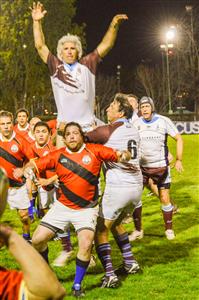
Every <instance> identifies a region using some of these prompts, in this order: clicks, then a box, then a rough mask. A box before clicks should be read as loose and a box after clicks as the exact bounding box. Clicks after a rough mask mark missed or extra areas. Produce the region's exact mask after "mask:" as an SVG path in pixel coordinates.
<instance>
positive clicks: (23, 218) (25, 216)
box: [20, 212, 30, 224]
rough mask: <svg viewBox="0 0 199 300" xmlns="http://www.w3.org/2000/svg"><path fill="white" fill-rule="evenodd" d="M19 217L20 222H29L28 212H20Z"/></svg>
mask: <svg viewBox="0 0 199 300" xmlns="http://www.w3.org/2000/svg"><path fill="white" fill-rule="evenodd" d="M20 219H21V222H22V223H23V224H29V221H30V219H29V216H28V212H26V213H20Z"/></svg>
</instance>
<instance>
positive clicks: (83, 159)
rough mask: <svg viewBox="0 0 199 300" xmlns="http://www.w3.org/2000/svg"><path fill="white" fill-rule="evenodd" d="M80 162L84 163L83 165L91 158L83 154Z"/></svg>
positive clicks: (88, 162)
mask: <svg viewBox="0 0 199 300" xmlns="http://www.w3.org/2000/svg"><path fill="white" fill-rule="evenodd" d="M82 162H83V163H84V164H85V165H89V164H90V162H91V158H90V156H89V155H84V157H83V158H82Z"/></svg>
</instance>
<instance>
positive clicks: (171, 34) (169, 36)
mask: <svg viewBox="0 0 199 300" xmlns="http://www.w3.org/2000/svg"><path fill="white" fill-rule="evenodd" d="M175 31H176V28H175V27H174V26H171V27H170V28H169V29H168V30H167V32H166V34H165V43H164V44H161V45H160V48H161V49H162V50H163V51H164V52H165V55H166V78H167V93H168V102H169V110H168V113H169V114H172V113H173V110H172V100H171V85H170V67H169V50H170V49H172V48H173V47H174V44H172V43H171V42H172V41H173V40H174V38H175V33H176V32H175Z"/></svg>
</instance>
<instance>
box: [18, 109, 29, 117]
mask: <svg viewBox="0 0 199 300" xmlns="http://www.w3.org/2000/svg"><path fill="white" fill-rule="evenodd" d="M20 112H25V113H26V115H27V117H29V111H28V110H27V109H26V108H19V109H18V110H17V111H16V117H17V116H18V114H19V113H20Z"/></svg>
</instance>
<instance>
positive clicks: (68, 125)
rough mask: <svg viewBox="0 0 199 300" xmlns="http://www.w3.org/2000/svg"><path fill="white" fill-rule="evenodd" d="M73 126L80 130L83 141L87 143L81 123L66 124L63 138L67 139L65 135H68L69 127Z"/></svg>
mask: <svg viewBox="0 0 199 300" xmlns="http://www.w3.org/2000/svg"><path fill="white" fill-rule="evenodd" d="M71 126H76V127H77V128H78V129H79V132H80V134H81V136H82V138H83V141H84V142H85V141H86V137H85V134H84V132H83V130H82V127H81V125H79V123H76V122H69V123H67V124H66V126H65V127H64V132H63V137H65V134H66V130H67V128H68V127H71Z"/></svg>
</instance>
